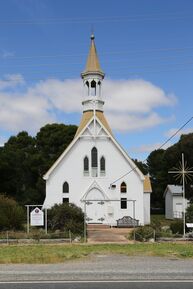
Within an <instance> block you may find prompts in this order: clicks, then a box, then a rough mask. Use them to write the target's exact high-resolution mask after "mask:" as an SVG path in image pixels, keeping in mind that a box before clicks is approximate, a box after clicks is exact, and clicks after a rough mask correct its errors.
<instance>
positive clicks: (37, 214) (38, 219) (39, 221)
mask: <svg viewBox="0 0 193 289" xmlns="http://www.w3.org/2000/svg"><path fill="white" fill-rule="evenodd" d="M30 225H31V226H43V225H44V213H43V212H42V210H40V209H39V208H38V207H36V208H35V209H34V210H33V211H32V212H31V213H30Z"/></svg>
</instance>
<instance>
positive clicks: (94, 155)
mask: <svg viewBox="0 0 193 289" xmlns="http://www.w3.org/2000/svg"><path fill="white" fill-rule="evenodd" d="M91 167H92V176H93V177H97V167H98V152H97V148H96V147H93V148H92V150H91Z"/></svg>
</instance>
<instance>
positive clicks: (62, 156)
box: [43, 115, 145, 180]
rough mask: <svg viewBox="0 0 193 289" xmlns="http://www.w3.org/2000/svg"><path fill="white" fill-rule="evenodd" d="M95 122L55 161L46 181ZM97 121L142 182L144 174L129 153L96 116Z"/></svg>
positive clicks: (85, 127) (84, 128)
mask: <svg viewBox="0 0 193 289" xmlns="http://www.w3.org/2000/svg"><path fill="white" fill-rule="evenodd" d="M93 120H94V115H93V117H92V118H91V119H90V120H89V121H88V122H87V124H86V125H85V126H84V127H83V128H82V130H81V131H80V132H79V134H78V135H76V137H75V138H74V139H73V141H72V142H71V143H70V145H69V146H68V147H67V148H66V150H65V151H64V152H63V153H62V154H61V155H60V157H59V158H58V159H57V160H56V161H55V163H54V164H53V165H52V166H51V168H50V169H49V170H48V172H47V173H46V174H45V175H44V176H43V178H44V179H45V180H47V179H48V178H49V176H50V174H51V173H52V172H53V170H54V169H55V168H56V167H57V166H58V164H59V163H60V162H61V161H62V159H63V158H64V157H65V155H66V154H67V153H68V152H69V151H70V149H71V148H72V147H73V146H74V144H75V143H76V142H77V140H78V139H79V138H80V137H81V136H82V135H83V134H84V132H85V130H86V129H88V127H89V125H90V124H91V122H92V121H93ZM95 120H96V121H98V123H99V124H100V125H101V127H102V129H103V130H104V132H105V133H106V135H107V136H108V137H109V138H110V139H111V140H112V142H113V143H114V144H115V146H116V147H117V148H118V149H119V151H120V152H121V153H122V155H123V156H124V157H125V159H126V160H127V161H128V163H129V164H130V166H131V168H132V169H133V171H135V172H136V173H137V174H138V176H139V177H140V179H141V180H144V179H145V177H144V175H143V174H142V172H141V171H140V170H139V169H138V167H137V166H136V164H135V163H134V162H133V161H132V159H131V158H130V157H129V156H128V154H127V152H126V151H125V150H124V149H123V148H122V147H121V146H120V144H119V143H118V142H117V141H116V140H115V138H114V137H113V136H112V134H111V133H110V132H109V130H107V128H106V127H105V126H104V125H103V123H102V122H101V121H100V119H99V118H98V117H97V115H96V116H95Z"/></svg>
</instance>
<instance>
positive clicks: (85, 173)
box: [84, 157, 89, 176]
mask: <svg viewBox="0 0 193 289" xmlns="http://www.w3.org/2000/svg"><path fill="white" fill-rule="evenodd" d="M84 175H85V176H88V175H89V160H88V157H85V158H84Z"/></svg>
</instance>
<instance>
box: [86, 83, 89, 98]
mask: <svg viewBox="0 0 193 289" xmlns="http://www.w3.org/2000/svg"><path fill="white" fill-rule="evenodd" d="M86 87H87V89H86V91H87V95H89V82H88V81H86Z"/></svg>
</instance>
